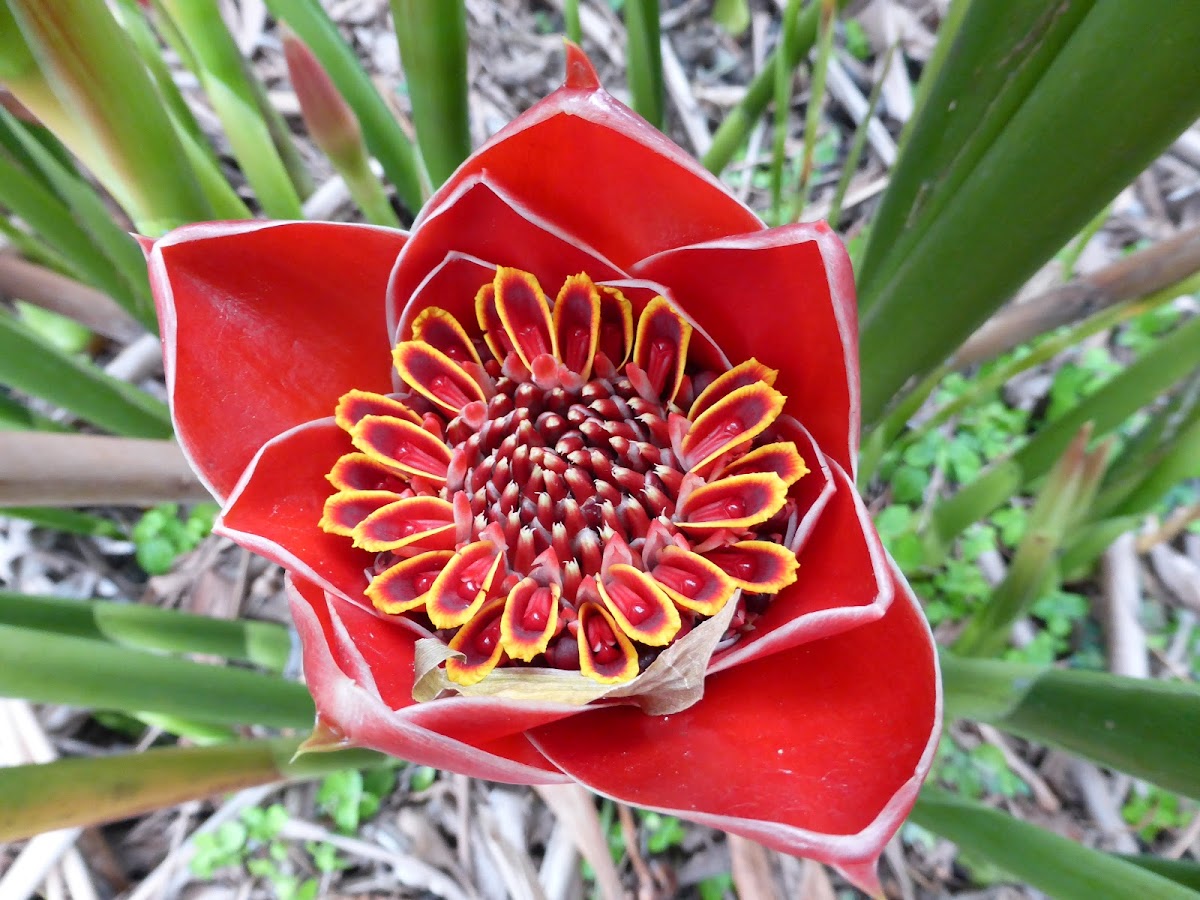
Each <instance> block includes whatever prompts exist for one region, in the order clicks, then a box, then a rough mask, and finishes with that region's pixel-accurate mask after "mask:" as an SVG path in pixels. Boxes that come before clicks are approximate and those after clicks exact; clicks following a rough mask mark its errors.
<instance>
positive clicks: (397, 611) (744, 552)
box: [320, 267, 808, 685]
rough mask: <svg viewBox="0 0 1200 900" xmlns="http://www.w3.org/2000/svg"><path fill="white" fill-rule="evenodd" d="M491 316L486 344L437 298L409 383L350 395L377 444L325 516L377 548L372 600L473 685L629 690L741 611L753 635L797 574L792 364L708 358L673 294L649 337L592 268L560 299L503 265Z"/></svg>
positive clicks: (345, 405) (418, 324) (335, 475)
mask: <svg viewBox="0 0 1200 900" xmlns="http://www.w3.org/2000/svg"><path fill="white" fill-rule="evenodd" d="M475 313H476V316H475V317H476V320H477V322H476V323H472V324H477V326H478V327H477V329H476V328H474V327H472V329H471V330H472V332H474V336H472V334H470V333H468V331H467V328H465V327H464V325H463V324H462V323H461V322H459V321H458V320H457V319H456V318H455V317H454V316H452V315H451V314H450V313H448V312H446V311H445V310H443V309H439V308H429V309H426V310H425V311H424V312H422V313H421V314H420V315H419V316H418V317H417V319H416V320H415V321H414V323H413V326H412V338H411V339H410V340H407V341H402V342H401V343H399V344H398V345H397V346H396V347H395V349H394V351H393V358H394V362H395V366H396V371H397V372H398V374H399V376H400V379H401V381H402V382H403V385H404V390H402V391H400V392H398V393H395V394H391V395H386V396H385V395H382V394H372V393H367V392H364V391H350V392H349V393H348V394H346V395H345V396H343V397H342V398H341V400H340V401H339V403H338V406H337V410H336V418H337V422H338V424H339V425H340V426H341V427H342V428H343V429H345V430H346V431H347V432H348V433H349V435H350V438H351V441H352V442H353V444H354V447H355V448H356V449H355V452H352V453H348V454H346V455H345V456H343V457H342V458H341V459H339V460H338V461H337V463H336V465H335V466H334V468H333V470H332V471H331V472H330V474H329V476H328V477H329V480H330V482H332V484H333V485H334V487H335V488H336V492H335V493H334V494H333V495H331V496H330V498H329V500H328V501H327V502H326V504H325V510H324V516H323V517H322V519H321V523H320V525H321V527H322V528H323V529H324V530H325V531H327V532H331V533H333V534H339V535H345V536H346V537H349V538H351V539H352V540H353V543H354V545H355V546H356V547H359V548H362V549H365V550H367V551H370V552H373V553H375V554H377V556H376V561H375V565H374V566H373V568H372V569H371V570H370V571H369V572H368V573H367V575H366V578H367V580H368V582H369V583H367V584H366V586H365V590H366V595H367V597H369V598H370V600H371V602H372V603H373V604H374V605H375V607H376V608H377V609H378V610H380V611H381V612H383V613H386V614H390V615H403V616H409V617H411V618H413V619H414V620H416V621H418V622H419V623H420V624H422V625H423V626H425V627H426V628H430V629H432V630H434V631H436V632H437V633H438V636H439V637H441V638H443V639H444V640H445V641H446V642H447V643H448V644H449V647H450V648H451V650H454V651H457V653H456V654H455V655H454V656H452V657H451V658H450V659H448V660H447V662H446V675H447V677H448V678H449V679H450V680H451V681H453V682H456V683H458V684H461V685H470V684H475V683H477V682H479V681H481V680H482V679H483V678H485V677H486V676H487V675H488V674H489V673H490V672H491V671H493V670H494V669H495V668H496V667H497V666H498V665H506V666H509V667H513V666H522V665H533V666H541V667H543V668H544V667H550V668H556V669H569V670H576V671H579V672H582V673H583V674H584V675H585V676H587V677H589V678H591V679H593V680H595V681H598V682H601V683H603V684H618V683H621V682H625V681H629V680H631V679H633V678H635V677H636V676H637V675H638V673H639V672H640V671H642V670H643V669H645V667H646V666H647V665H648V664H649V663H650V662H651V661H653V659H654V658H655V657H656V655H657V654H658V653H660V652H661V651H662V649H663V648H665V647H666V646H668V645H669V644H671V643H673V642H674V641H676V640H677V639H679V638H682V637H683V636H684V635H686V634H687V633H688V632H689V631H691V629H692V628H693V627H694V626H695V625H697V624H698V623H699V622H700V621H702V620H705V619H708V618H711V617H713V616H716V615H717V614H719V613H720V612H721V611H722V610H723V609H725V607H726V605H727V604H729V603H731V602H732V603H737V604H738V608H737V610H736V611H735V613H734V615H733V617H732V619H731V621H730V625H729V627H728V631H727V634H726V639H727V640H732V639H735V638H736V637H737V635H738V634H739V633H740V632H741V631H742V630H743V629H745V628H746V627H748V624H749V622H748V613H747V606H746V601H747V599H748V598H752V597H755V596H756V595H758V596H761V597H763V598H769V597H770V596H773V595H774V594H775V593H777V592H778V591H779V590H780V589H782V588H783V587H786V586H787V585H788V584H791V583H792V582H793V581H794V580H795V577H796V576H795V570H796V557H795V550H794V546H791V541H792V538H793V536H794V534H795V532H796V526H797V523H798V521H799V517H800V514H801V512H802V510H799V509H797V503H796V501H795V500H794V499H793V498H791V497H790V496H789V494H790V489H791V486H792V485H793V484H794V483H795V482H796V481H797V480H798V479H800V478H801V477H802V476H803V475H804V474H805V473H806V472H807V471H808V470H807V467H806V466H805V463H804V461H803V460H802V459H801V457H800V454H799V453H798V452H797V450H796V447H795V445H794V444H793V443H792V442H791V441H789V440H787V439H786V438H785V437H783V435H782V433H781V429H780V427H779V426H780V422H779V417H780V414H781V412H782V410H783V405H784V397H783V395H782V394H780V393H779V392H778V391H777V390H775V388H774V387H773V384H774V381H775V376H776V373H775V372H774V371H772V370H771V369H768V368H766V367H765V366H763V365H761V364H760V363H758V362H757V361H755V360H753V359H751V360H749V361H747V362H744V363H742V364H740V365H738V366H735V367H734V368H733V369H730V370H729V371H726V372H722V373H718V372H714V371H710V370H708V369H706V368H704V367H703V366H702V365H701V364H700V363H699V362H698V361H697V360H695V359H694V358H693V357H692V355H690V354H689V346H690V344H691V338H692V328H691V326H690V325H689V323H688V322H687V321H686V319H685V318H684V317H683V316H682V315H680V314H679V313H678V312H677V311H676V310H675V308H674V307H673V306H672V304H671V303H670V302H669V301H667V300H666V299H664V298H662V297H655V298H654V299H653V300H651V301H650V302H649V303H648V304H647V305H646V307H645V309H643V310H642V311H641V313H640V315H639V316H638V317H637V325H636V329H635V327H634V314H633V307H632V304H631V303H630V302H629V301H628V300H627V299H626V298H625V296H624V295H623V294H622V293H621V292H620V291H619V290H618V289H616V288H614V287H609V286H606V285H598V284H594V283H593V282H592V281H591V279H590V278H588V276H587V275H582V274H581V275H577V276H574V277H572V278H569V279H568V280H567V282H566V283H565V284H564V285H563V286H562V289H561V290H560V291H559V293H558V295H557V298H556V299H555V300H554V302H553V303H551V302H550V301H549V300H548V299H547V297H546V296H545V295H544V294H543V293H542V289H541V286H540V285H539V284H538V282H537V280H536V279H535V278H534V277H533V276H532V275H530V274H529V273H527V272H522V271H520V270H517V269H510V268H503V267H501V268H499V269H498V270H497V272H496V277H495V279H494V281H492V282H490V283H488V284H485V285H483V286H482V287H481V288H480V289H479V292H478V294H477V295H476V298H475ZM764 608H765V602H761V601H758V602H754V603H751V604H750V607H749V610H750V612H749V615H751V616H752V615H753V613H755V612H761V610H762V609H764ZM460 654H461V655H460Z"/></svg>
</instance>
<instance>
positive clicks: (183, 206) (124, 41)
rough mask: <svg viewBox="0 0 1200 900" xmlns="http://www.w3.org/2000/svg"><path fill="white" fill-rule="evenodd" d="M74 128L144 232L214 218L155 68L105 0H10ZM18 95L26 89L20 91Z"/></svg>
mask: <svg viewBox="0 0 1200 900" xmlns="http://www.w3.org/2000/svg"><path fill="white" fill-rule="evenodd" d="M8 6H9V8H10V9H11V10H12V12H13V13H14V14H15V16H16V20H17V23H18V24H19V25H20V27H21V31H22V32H23V33H24V35H25V39H26V40H27V41H28V42H29V46H30V49H32V51H33V53H34V56H35V57H36V58H37V60H38V63H39V65H40V67H41V70H42V72H43V73H44V74H45V76H46V78H47V79H48V80H49V82H50V84H51V85H52V87H53V90H54V93H55V95H56V97H57V98H58V100H59V102H60V103H61V104H62V106H63V107H65V108H66V110H67V111H69V113H70V114H71V115H72V122H71V125H72V126H73V127H74V129H75V130H74V131H73V133H72V134H70V135H66V134H62V133H59V134H58V137H59V138H61V139H63V140H64V141H65V142H66V143H67V144H68V145H69V146H70V147H71V150H72V151H73V152H74V153H76V155H78V156H80V157H81V158H83V159H87V160H89V162H90V163H91V164H92V165H93V166H94V167H95V169H96V172H95V174H96V175H97V177H99V178H100V179H101V180H102V181H103V182H104V184H105V186H106V187H107V188H108V189H109V190H110V191H112V193H113V194H114V196H116V197H117V198H118V200H119V201H120V202H121V204H122V205H123V206H124V207H125V208H126V209H127V210H128V211H129V213H130V214H131V215H132V216H133V217H134V219H135V221H136V222H137V226H138V229H139V230H140V231H142V232H143V233H145V234H149V235H159V234H162V233H164V232H166V231H167V230H169V229H170V228H173V227H174V226H176V225H182V224H184V223H185V222H194V221H197V220H202V219H206V218H209V217H210V216H211V208H210V207H209V205H208V202H207V201H206V199H205V197H204V194H203V193H202V192H201V190H200V188H199V184H198V182H197V181H196V178H195V174H194V173H193V171H192V169H191V166H190V165H189V164H188V162H187V159H186V156H185V154H184V153H183V152H182V147H181V145H180V143H179V141H178V139H177V137H176V135H175V131H174V128H173V126H172V125H171V122H170V120H169V118H168V117H167V114H166V112H165V110H164V109H163V108H162V106H161V105H160V103H159V101H158V94H157V91H156V90H155V87H154V82H153V81H152V80H151V78H150V75H149V74H148V73H147V72H146V70H145V68H144V67H143V66H142V63H141V60H140V59H139V58H138V54H137V51H136V49H135V48H134V46H133V44H132V42H131V41H130V39H129V36H128V35H127V34H126V33H125V32H124V31H122V30H121V28H120V26H119V25H117V23H116V21H115V20H114V19H113V16H112V13H110V12H109V10H108V8H107V7H106V5H105V4H104V3H103V2H102V0H60V2H56V3H53V4H48V3H44V2H41V0H8ZM18 96H20V95H19V94H18Z"/></svg>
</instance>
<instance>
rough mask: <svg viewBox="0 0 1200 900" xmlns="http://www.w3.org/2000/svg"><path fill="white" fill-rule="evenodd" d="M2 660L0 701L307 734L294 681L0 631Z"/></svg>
mask: <svg viewBox="0 0 1200 900" xmlns="http://www.w3.org/2000/svg"><path fill="white" fill-rule="evenodd" d="M0 657H3V659H4V665H3V666H0V696H5V697H24V698H26V699H28V700H32V701H34V702H36V703H61V704H64V705H66V706H80V707H85V708H98V709H116V710H121V711H124V712H132V713H136V712H150V713H161V714H164V715H172V716H182V717H185V718H189V719H196V720H198V721H200V722H206V723H209V724H215V725H250V724H256V725H266V726H269V727H273V728H307V727H310V726H311V725H312V722H313V716H314V714H315V713H314V709H313V703H312V699H311V698H310V697H309V695H308V692H307V691H306V690H305V689H304V688H303V687H302V686H301V685H299V684H296V683H295V682H291V681H284V680H283V679H281V678H278V677H276V676H272V675H260V674H258V673H256V672H250V671H248V670H246V669H234V668H227V667H222V666H210V665H203V664H201V663H194V662H189V661H187V660H184V659H178V658H174V657H169V656H158V655H155V654H153V653H147V652H144V651H141V650H131V649H129V648H127V647H120V646H116V645H114V644H108V643H102V642H100V641H95V640H90V639H88V638H82V637H68V636H64V635H60V634H52V633H49V632H45V631H37V630H34V629H30V628H17V627H14V626H12V625H0Z"/></svg>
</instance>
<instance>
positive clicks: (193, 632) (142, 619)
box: [0, 591, 291, 672]
mask: <svg viewBox="0 0 1200 900" xmlns="http://www.w3.org/2000/svg"><path fill="white" fill-rule="evenodd" d="M0 624H3V625H12V626H16V627H18V628H32V629H36V630H38V631H49V632H53V633H55V634H60V635H64V636H69V637H78V638H88V639H90V640H94V641H105V642H108V643H113V644H118V645H120V646H123V647H131V648H134V649H138V650H154V651H160V652H163V653H204V654H209V655H212V656H220V657H223V658H225V659H229V660H237V661H244V662H250V663H253V664H255V665H257V666H262V667H264V668H267V669H270V670H272V671H275V672H282V671H283V669H284V667H285V666H286V664H287V660H288V656H289V654H290V653H291V638H290V636H289V635H288V630H287V629H286V628H284V627H283V626H282V625H276V624H274V623H272V622H254V621H251V620H249V619H233V620H230V619H213V618H210V617H208V616H196V615H192V614H190V613H185V612H178V611H176V610H172V609H162V608H160V607H157V606H148V605H143V604H139V603H119V602H115V601H111V600H69V599H67V598H65V597H33V596H30V595H28V594H17V593H13V592H11V591H0Z"/></svg>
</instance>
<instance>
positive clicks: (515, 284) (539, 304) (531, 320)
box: [493, 266, 556, 369]
mask: <svg viewBox="0 0 1200 900" xmlns="http://www.w3.org/2000/svg"><path fill="white" fill-rule="evenodd" d="M494 287H495V295H494V301H493V302H495V304H496V314H497V315H498V316H499V317H500V323H501V324H502V325H503V326H504V331H505V333H507V334H508V339H509V340H510V341H511V342H512V345H513V347H514V349H516V351H517V355H518V356H520V357H521V362H523V363H525V368H527V369H531V368H533V361H534V360H535V359H536V358H537V357H539V356H542V355H543V354H555V353H556V350H555V347H554V325H553V323H552V322H551V320H550V301H548V300H547V299H546V295H545V294H544V293H543V292H542V286H541V285H540V284H538V281H537V279H536V278H534V277H533V276H532V275H531V274H529V273H528V272H525V271H522V270H520V269H512V268H509V267H507V266H501V267H500V268H498V269H497V270H496V280H495V282H494Z"/></svg>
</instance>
